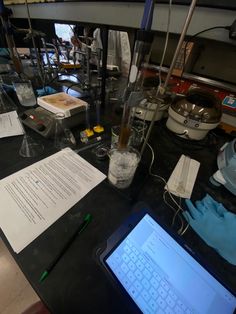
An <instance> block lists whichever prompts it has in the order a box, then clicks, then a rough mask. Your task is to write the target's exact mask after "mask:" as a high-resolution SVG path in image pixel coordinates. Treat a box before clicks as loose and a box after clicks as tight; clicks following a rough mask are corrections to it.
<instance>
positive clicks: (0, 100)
mask: <svg viewBox="0 0 236 314" xmlns="http://www.w3.org/2000/svg"><path fill="white" fill-rule="evenodd" d="M14 110H17V107H16V105H15V104H14V102H13V101H12V100H11V98H10V97H9V96H8V95H7V93H6V92H5V90H4V88H3V87H2V85H1V84H0V114H1V113H4V112H10V111H14Z"/></svg>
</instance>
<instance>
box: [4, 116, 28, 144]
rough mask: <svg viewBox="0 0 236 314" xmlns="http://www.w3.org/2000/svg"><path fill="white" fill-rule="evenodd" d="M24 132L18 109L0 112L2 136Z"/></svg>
mask: <svg viewBox="0 0 236 314" xmlns="http://www.w3.org/2000/svg"><path fill="white" fill-rule="evenodd" d="M22 134H24V129H23V127H22V124H21V122H20V120H19V117H18V115H17V112H16V111H11V112H6V113H2V114H0V138H2V137H8V136H16V135H22Z"/></svg>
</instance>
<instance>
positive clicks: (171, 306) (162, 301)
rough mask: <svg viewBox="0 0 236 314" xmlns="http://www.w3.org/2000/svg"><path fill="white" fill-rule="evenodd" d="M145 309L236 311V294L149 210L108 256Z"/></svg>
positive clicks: (113, 270)
mask: <svg viewBox="0 0 236 314" xmlns="http://www.w3.org/2000/svg"><path fill="white" fill-rule="evenodd" d="M106 263H107V264H108V266H109V268H110V269H111V270H112V272H113V273H114V274H115V276H116V277H117V279H118V280H119V281H120V283H121V284H122V285H123V287H124V288H125V290H126V291H127V292H128V294H129V295H130V296H131V298H132V299H133V300H134V302H135V303H136V305H137V306H138V307H139V309H140V310H141V311H142V312H143V313H166V314H168V313H186V314H187V313H210V314H211V313H214V314H218V313H219V314H222V313H224V314H227V313H233V312H234V309H235V308H236V298H235V297H234V296H233V295H232V294H231V293H230V292H229V291H228V290H227V289H226V288H225V287H224V286H222V285H221V284H220V283H219V282H218V281H217V280H216V279H215V278H214V277H213V276H212V275H211V274H210V273H208V272H207V271H206V270H205V269H204V268H203V267H202V266H201V265H200V264H199V263H198V262H197V261H196V260H195V259H194V258H193V257H192V256H191V255H190V254H188V253H187V251H185V250H184V249H183V248H182V247H181V246H180V245H179V244H178V243H177V242H176V241H175V240H174V239H173V238H172V237H171V236H170V235H169V234H168V233H167V232H166V231H165V230H164V229H163V228H162V227H160V225H159V224H158V223H157V222H156V221H155V220H154V219H153V218H152V217H151V216H150V215H148V214H146V215H145V216H144V217H143V218H142V219H141V220H140V222H139V223H138V224H137V225H136V226H135V227H134V229H133V230H132V231H131V232H130V233H129V234H128V235H127V236H126V237H125V238H124V239H123V241H122V242H121V243H120V244H119V245H118V246H117V247H116V248H115V250H114V251H113V252H112V253H111V254H110V255H109V256H108V257H107V258H106Z"/></svg>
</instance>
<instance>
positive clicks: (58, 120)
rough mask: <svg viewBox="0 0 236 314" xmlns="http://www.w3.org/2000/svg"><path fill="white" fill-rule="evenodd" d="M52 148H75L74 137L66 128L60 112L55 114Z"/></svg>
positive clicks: (63, 116) (62, 114) (63, 117)
mask: <svg viewBox="0 0 236 314" xmlns="http://www.w3.org/2000/svg"><path fill="white" fill-rule="evenodd" d="M54 146H55V147H56V148H57V149H63V148H66V147H70V148H75V146H76V140H75V137H74V135H73V133H72V132H71V130H70V129H68V128H67V127H66V125H65V115H64V113H61V112H59V113H56V114H55V135H54Z"/></svg>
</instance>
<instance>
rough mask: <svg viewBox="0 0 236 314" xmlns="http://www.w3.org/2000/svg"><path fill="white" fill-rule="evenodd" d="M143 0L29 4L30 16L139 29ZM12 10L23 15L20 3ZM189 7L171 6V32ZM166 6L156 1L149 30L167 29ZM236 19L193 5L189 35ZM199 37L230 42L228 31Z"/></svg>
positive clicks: (178, 27) (226, 12)
mask: <svg viewBox="0 0 236 314" xmlns="http://www.w3.org/2000/svg"><path fill="white" fill-rule="evenodd" d="M143 6H144V3H140V2H113V1H108V2H100V1H96V2H95V1H94V2H83V1H82V2H81V1H76V2H54V3H34V4H30V5H29V8H30V15H31V18H33V19H49V20H57V21H58V20H63V21H77V22H83V23H93V24H103V25H109V26H120V27H132V28H139V26H140V21H141V18H142V14H143ZM9 7H11V8H12V10H13V17H14V18H26V17H27V15H26V7H25V5H23V4H17V5H11V6H9ZM187 11H188V6H184V5H173V6H172V18H171V25H170V31H171V32H172V33H177V34H178V33H180V32H181V29H182V26H183V23H184V20H185V17H186V14H187ZM167 15H168V5H166V4H156V5H155V9H154V16H153V26H152V29H153V30H155V31H161V32H164V31H166V27H167ZM234 19H235V11H233V10H232V11H231V10H224V9H214V8H206V7H196V10H195V12H194V16H193V18H192V21H191V24H190V26H189V29H188V33H187V34H188V35H192V34H194V33H197V32H199V31H201V30H203V29H206V28H210V27H214V26H218V25H223V26H224V25H231V24H232V23H233V21H234ZM201 36H202V37H205V38H209V39H213V40H217V41H223V42H231V43H233V41H232V40H230V39H229V36H228V31H226V30H224V29H216V30H212V31H210V32H206V33H204V34H202V35H201Z"/></svg>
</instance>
